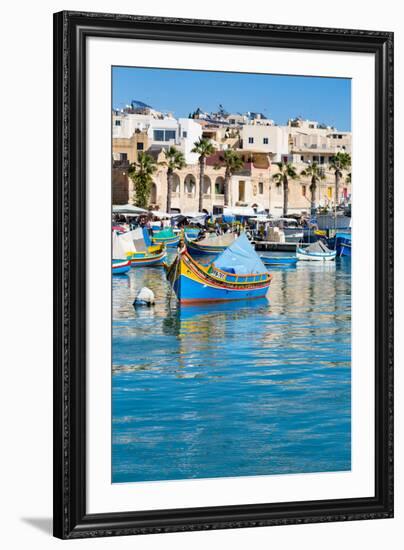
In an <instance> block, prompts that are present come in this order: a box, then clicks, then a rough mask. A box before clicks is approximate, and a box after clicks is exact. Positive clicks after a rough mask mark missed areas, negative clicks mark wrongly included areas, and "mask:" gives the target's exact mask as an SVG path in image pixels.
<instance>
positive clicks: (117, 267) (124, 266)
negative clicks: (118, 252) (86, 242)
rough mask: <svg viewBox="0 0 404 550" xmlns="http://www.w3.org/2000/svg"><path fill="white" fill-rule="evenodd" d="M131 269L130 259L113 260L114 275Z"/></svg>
mask: <svg viewBox="0 0 404 550" xmlns="http://www.w3.org/2000/svg"><path fill="white" fill-rule="evenodd" d="M129 270H130V260H112V275H122V274H123V273H127V272H128V271H129Z"/></svg>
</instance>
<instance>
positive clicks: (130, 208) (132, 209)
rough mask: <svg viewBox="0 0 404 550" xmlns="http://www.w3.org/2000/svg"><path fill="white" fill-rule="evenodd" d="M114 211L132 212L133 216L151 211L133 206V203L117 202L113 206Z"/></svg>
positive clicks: (120, 212)
mask: <svg viewBox="0 0 404 550" xmlns="http://www.w3.org/2000/svg"><path fill="white" fill-rule="evenodd" d="M112 212H113V213H114V214H123V215H125V214H128V215H130V214H132V215H133V216H139V215H140V214H148V213H149V211H148V210H145V209H144V208H139V207H138V206H133V204H118V205H117V204H115V205H113V207H112Z"/></svg>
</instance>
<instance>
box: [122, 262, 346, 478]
mask: <svg viewBox="0 0 404 550" xmlns="http://www.w3.org/2000/svg"><path fill="white" fill-rule="evenodd" d="M271 272H272V273H273V282H272V285H271V288H270V291H269V294H268V299H264V300H259V301H249V302H234V303H229V304H222V305H221V304H210V305H204V306H181V307H180V306H177V304H176V301H175V297H174V296H172V297H171V301H170V299H169V286H168V284H167V282H166V280H165V275H164V271H163V269H162V268H139V269H132V270H131V272H130V274H129V275H124V276H120V277H118V276H115V277H113V371H112V413H113V423H112V442H113V443H112V481H113V482H131V481H152V480H173V479H189V478H208V477H210V478H213V477H228V476H253V475H254V476H255V475H268V474H290V473H303V472H326V471H341V470H349V469H350V466H351V421H350V415H351V370H350V353H351V352H350V323H351V294H350V289H351V277H350V259H349V258H339V259H338V260H337V261H336V262H335V263H334V262H332V263H330V264H326V265H317V264H315V263H314V262H313V263H309V262H308V263H304V262H300V263H299V264H298V265H297V266H296V267H294V268H284V267H277V268H274V269H272V270H271ZM142 286H148V287H149V288H151V289H152V290H153V291H154V292H155V295H156V300H157V303H156V305H155V306H154V307H152V308H138V309H137V310H135V309H134V308H133V306H132V302H133V300H134V297H135V295H136V292H137V290H139V289H140V288H141V287H142Z"/></svg>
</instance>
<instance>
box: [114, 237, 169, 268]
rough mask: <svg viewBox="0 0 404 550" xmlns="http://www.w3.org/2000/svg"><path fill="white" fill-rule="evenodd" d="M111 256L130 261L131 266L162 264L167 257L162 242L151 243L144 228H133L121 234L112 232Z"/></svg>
mask: <svg viewBox="0 0 404 550" xmlns="http://www.w3.org/2000/svg"><path fill="white" fill-rule="evenodd" d="M112 250H113V257H114V258H115V259H116V258H118V259H126V260H129V261H130V264H131V266H132V267H146V266H159V265H160V266H162V265H163V263H164V260H165V259H166V257H167V252H166V248H165V246H164V245H163V244H159V245H152V244H151V241H150V238H149V236H148V234H147V231H146V230H145V229H143V230H142V229H140V228H138V229H134V230H133V231H128V232H127V233H124V234H122V235H119V234H117V233H115V232H114V234H113V241H112Z"/></svg>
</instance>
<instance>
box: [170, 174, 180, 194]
mask: <svg viewBox="0 0 404 550" xmlns="http://www.w3.org/2000/svg"><path fill="white" fill-rule="evenodd" d="M171 192H172V193H173V194H174V193H175V194H178V196H179V194H180V177H179V175H178V174H173V186H172V189H171Z"/></svg>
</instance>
